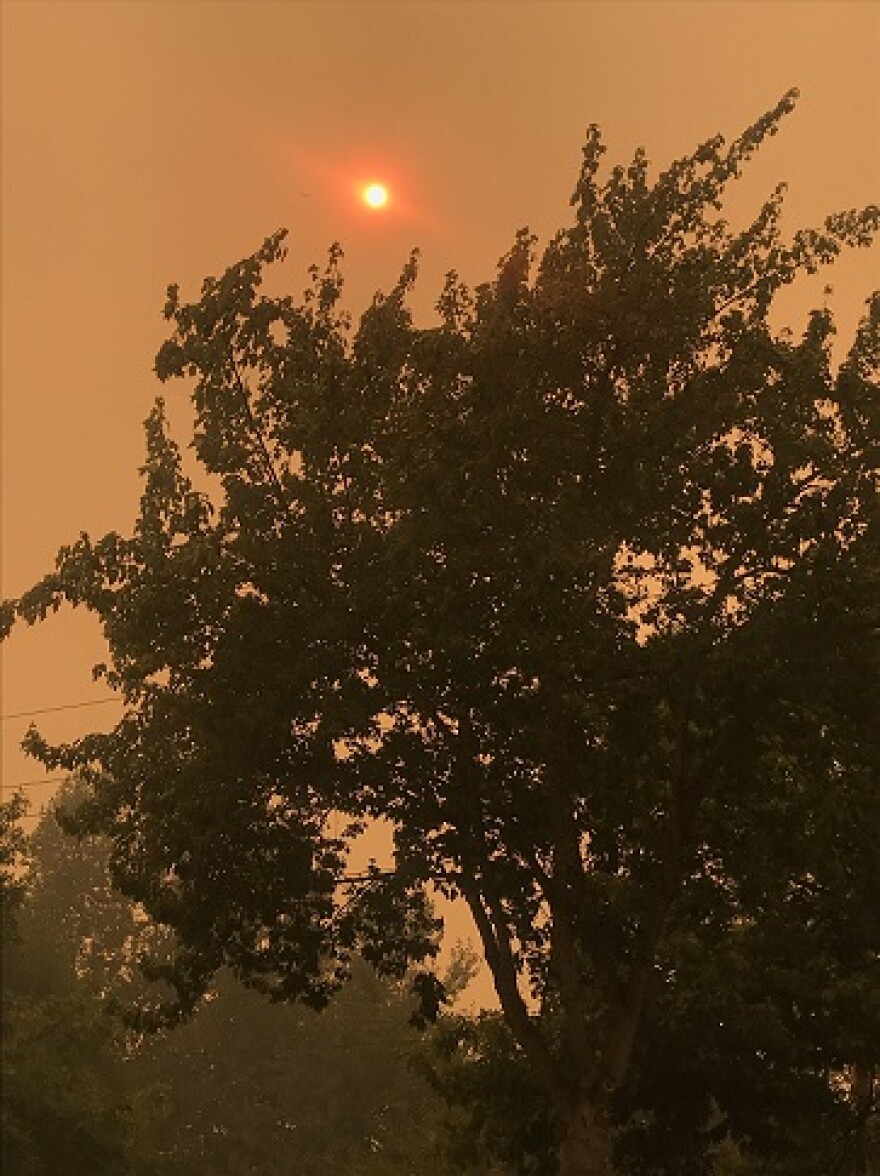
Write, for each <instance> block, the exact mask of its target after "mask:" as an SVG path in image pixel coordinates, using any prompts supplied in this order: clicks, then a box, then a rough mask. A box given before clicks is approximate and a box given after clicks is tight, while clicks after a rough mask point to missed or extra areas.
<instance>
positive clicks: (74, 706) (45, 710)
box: [0, 695, 123, 722]
mask: <svg viewBox="0 0 880 1176" xmlns="http://www.w3.org/2000/svg"><path fill="white" fill-rule="evenodd" d="M122 701H123V700H122V699H121V698H117V697H116V695H110V696H108V697H107V698H95V699H93V700H92V701H91V702H66V703H64V704H63V705H62V706H42V707H39V708H38V709H37V710H23V711H15V712H14V713H13V714H9V715H0V722H5V720H6V719H26V718H28V717H29V716H30V715H54V714H57V712H58V711H68V710H79V709H80V708H81V707H84V706H104V705H106V703H108V702H118V703H120V704H121V703H122Z"/></svg>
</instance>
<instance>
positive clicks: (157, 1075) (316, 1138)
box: [2, 788, 485, 1176]
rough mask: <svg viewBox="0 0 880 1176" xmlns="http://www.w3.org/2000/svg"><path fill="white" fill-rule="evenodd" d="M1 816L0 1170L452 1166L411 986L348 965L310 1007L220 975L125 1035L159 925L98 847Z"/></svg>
mask: <svg viewBox="0 0 880 1176" xmlns="http://www.w3.org/2000/svg"><path fill="white" fill-rule="evenodd" d="M72 791H74V790H73V789H72V788H69V789H67V790H66V794H67V799H68V800H69V798H70V793H71V792H72ZM5 812H6V821H5V823H4V824H5V828H4V837H3V841H4V846H5V848H6V850H7V852H6V854H5V857H6V862H5V863H4V866H5V870H6V873H5V882H4V923H5V926H4V959H3V984H4V1001H3V1165H2V1170H3V1172H4V1173H5V1174H6V1176H49V1174H50V1173H51V1174H52V1176H57V1174H58V1173H60V1172H64V1173H65V1174H66V1176H80V1174H82V1176H105V1174H106V1176H123V1174H131V1176H200V1174H202V1173H204V1174H205V1176H207V1174H209V1173H210V1174H211V1176H219V1174H223V1173H226V1174H228V1176H245V1174H250V1173H253V1174H255V1176H256V1174H257V1173H259V1174H260V1176H273V1174H275V1173H277V1174H278V1176H281V1174H282V1173H283V1174H284V1176H289V1174H290V1173H292V1172H296V1173H301V1174H302V1176H312V1174H313V1176H326V1174H327V1173H329V1172H349V1173H363V1174H364V1176H368V1174H369V1176H403V1174H406V1173H412V1174H413V1176H416V1174H418V1176H423V1174H424V1176H447V1174H451V1173H453V1172H458V1171H460V1170H461V1169H460V1168H459V1167H458V1166H456V1165H454V1164H453V1163H452V1161H451V1160H450V1159H446V1158H444V1156H443V1154H442V1153H443V1149H444V1144H445V1143H446V1141H447V1139H448V1136H449V1132H448V1127H447V1124H446V1122H445V1120H446V1118H447V1117H448V1116H447V1114H446V1111H445V1109H444V1107H443V1105H442V1103H441V1100H440V1099H439V1097H438V1095H437V1094H436V1093H435V1092H434V1091H433V1090H432V1089H431V1087H430V1085H429V1083H428V1081H427V1080H426V1078H425V1077H423V1076H421V1075H420V1074H419V1073H418V1072H417V1069H416V1065H417V1057H418V1054H419V1051H420V1050H422V1049H423V1048H424V1046H423V1041H422V1038H420V1036H419V1035H418V1034H417V1033H416V1032H414V1030H413V1029H412V1027H411V1026H410V1024H409V1020H410V1017H411V1015H412V1012H413V1000H412V998H411V995H410V993H409V991H408V988H407V985H406V984H399V983H392V982H389V981H385V980H382V979H380V978H378V977H377V976H376V974H375V973H374V972H373V971H372V969H370V968H369V967H368V966H367V965H366V964H362V963H358V962H356V964H355V967H354V970H353V978H352V981H351V982H350V984H349V985H347V986H346V988H345V990H344V991H343V992H342V993H341V995H340V996H339V998H338V999H336V1000H335V1001H333V1003H332V1005H331V1006H330V1007H329V1008H328V1009H327V1010H325V1011H324V1012H323V1013H322V1014H318V1013H316V1012H314V1011H313V1010H311V1009H308V1008H304V1007H302V1006H298V1005H280V1004H272V1003H270V1002H269V1001H267V1000H266V999H265V998H264V997H263V996H261V995H260V994H259V993H257V992H254V991H252V990H248V989H246V988H244V987H243V986H242V985H241V984H240V983H238V982H237V981H236V979H235V978H234V977H233V976H232V975H231V974H229V973H228V972H224V973H222V974H221V975H220V976H219V978H218V982H217V983H216V985H215V986H214V987H213V989H212V991H211V992H210V994H209V997H208V998H207V999H206V1000H205V1001H204V1003H203V1005H202V1006H201V1007H200V1008H199V1010H198V1012H197V1013H196V1014H195V1015H194V1016H193V1017H192V1018H191V1019H190V1020H189V1021H187V1022H186V1023H184V1024H182V1025H179V1026H178V1027H176V1028H175V1029H172V1030H166V1031H164V1032H159V1033H156V1034H149V1035H146V1034H138V1033H136V1032H134V1031H133V1030H131V1029H129V1028H126V1026H125V1023H124V1018H123V1015H122V1014H123V1011H124V1010H126V1009H131V1008H132V1007H134V1005H135V1003H136V1002H139V1003H141V1004H143V1002H144V1001H148V1000H149V998H150V995H151V993H152V991H153V990H156V991H157V994H158V993H159V992H160V990H161V982H159V981H154V982H153V983H152V984H147V983H146V981H145V980H144V978H143V976H142V974H141V972H140V970H139V967H138V961H137V956H138V953H139V952H142V951H150V952H151V953H152V954H153V955H154V956H156V955H159V956H161V951H162V934H161V932H160V931H159V929H157V928H155V927H153V926H152V925H150V924H149V923H147V922H145V921H143V920H142V919H140V918H139V916H138V912H137V911H136V910H135V908H134V907H133V906H132V904H131V903H129V902H128V901H127V900H125V899H124V898H123V897H122V896H120V895H119V894H118V893H117V892H116V891H114V890H113V888H112V886H111V884H110V881H109V877H108V871H107V845H106V843H105V842H103V841H102V840H100V839H98V838H85V839H82V840H78V839H74V838H71V837H68V836H67V835H66V834H64V833H63V832H62V831H61V829H60V828H59V826H58V824H57V821H56V820H55V819H54V817H53V815H52V814H47V815H46V816H44V817H43V818H42V819H41V821H40V823H39V825H38V827H37V829H36V832H35V833H34V835H33V836H32V837H31V838H30V839H29V840H28V841H27V843H25V842H24V841H23V839H21V837H20V836H19V837H17V838H16V833H15V830H16V825H15V818H16V817H17V816H18V815H19V813H20V806H17V805H16V806H7V807H6V809H5ZM16 857H18V859H19V861H18V864H17V865H16V863H15V858H16ZM22 865H25V868H26V873H25V874H22V872H21V869H22ZM464 972H465V974H466V972H467V969H466V968H465V969H464ZM479 1170H481V1171H482V1170H485V1168H480V1169H479Z"/></svg>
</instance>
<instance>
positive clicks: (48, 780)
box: [0, 776, 68, 792]
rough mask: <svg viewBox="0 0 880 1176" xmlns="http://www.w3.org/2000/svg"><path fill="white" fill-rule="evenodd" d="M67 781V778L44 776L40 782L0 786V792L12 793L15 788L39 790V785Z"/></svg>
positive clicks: (28, 781)
mask: <svg viewBox="0 0 880 1176" xmlns="http://www.w3.org/2000/svg"><path fill="white" fill-rule="evenodd" d="M67 779H68V777H67V776H46V777H45V778H44V779H42V780H21V781H19V783H18V784H0V792H13V791H14V790H15V789H16V788H39V787H40V785H41V784H54V783H55V782H56V781H57V780H67Z"/></svg>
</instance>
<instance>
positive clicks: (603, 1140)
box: [559, 1098, 611, 1176]
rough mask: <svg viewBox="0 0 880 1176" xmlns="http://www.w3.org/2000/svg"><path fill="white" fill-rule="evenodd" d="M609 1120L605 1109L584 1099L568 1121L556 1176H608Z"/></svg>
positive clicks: (593, 1100)
mask: <svg viewBox="0 0 880 1176" xmlns="http://www.w3.org/2000/svg"><path fill="white" fill-rule="evenodd" d="M610 1164H611V1120H610V1117H609V1115H608V1108H607V1106H606V1105H605V1104H604V1102H602V1101H598V1100H597V1099H595V1098H587V1099H585V1100H584V1101H583V1102H582V1103H581V1104H580V1106H578V1107H577V1109H576V1110H575V1112H574V1113H573V1114H572V1115H571V1116H570V1117H569V1118H568V1121H567V1123H566V1125H565V1133H564V1135H563V1137H562V1144H561V1146H560V1149H559V1176H608V1173H609V1172H610V1170H611V1169H610Z"/></svg>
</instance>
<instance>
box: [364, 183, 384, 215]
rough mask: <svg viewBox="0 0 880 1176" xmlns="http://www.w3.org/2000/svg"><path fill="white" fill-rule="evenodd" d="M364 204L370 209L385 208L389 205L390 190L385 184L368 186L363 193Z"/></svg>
mask: <svg viewBox="0 0 880 1176" xmlns="http://www.w3.org/2000/svg"><path fill="white" fill-rule="evenodd" d="M363 197H364V204H366V205H367V207H368V208H375V209H379V208H384V207H385V205H386V204H387V203H388V189H387V188H386V187H385V185H384V184H378V183H372V184H367V186H366V188H364V192H363Z"/></svg>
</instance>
